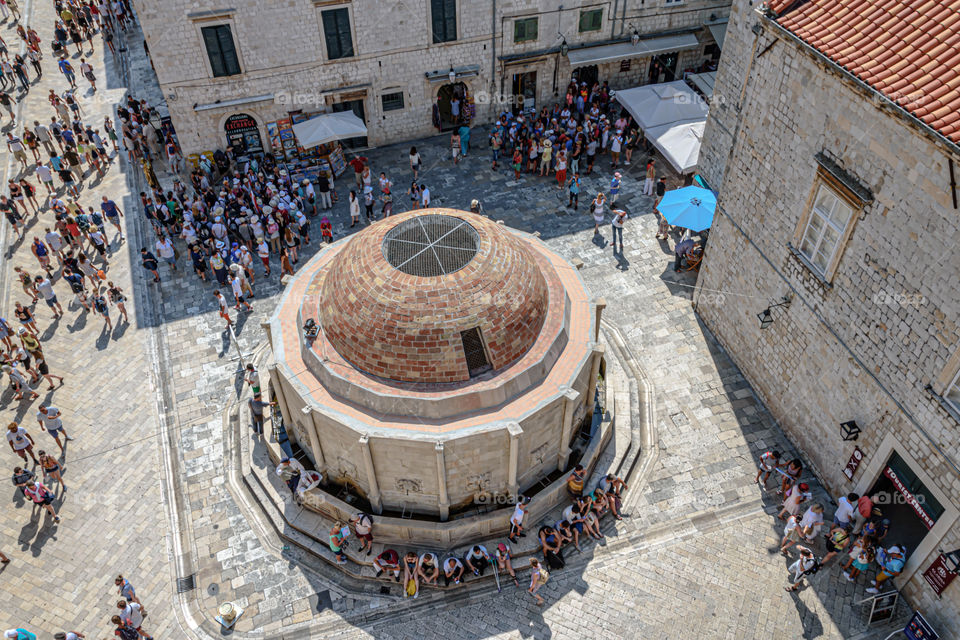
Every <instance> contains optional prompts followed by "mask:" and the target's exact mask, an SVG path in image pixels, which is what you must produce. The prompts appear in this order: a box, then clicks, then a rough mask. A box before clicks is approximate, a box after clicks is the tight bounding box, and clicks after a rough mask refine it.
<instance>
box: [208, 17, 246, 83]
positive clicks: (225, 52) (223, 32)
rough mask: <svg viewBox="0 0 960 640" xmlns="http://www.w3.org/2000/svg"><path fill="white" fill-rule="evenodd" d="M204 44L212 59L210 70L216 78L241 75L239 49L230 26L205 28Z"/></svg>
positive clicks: (222, 25)
mask: <svg viewBox="0 0 960 640" xmlns="http://www.w3.org/2000/svg"><path fill="white" fill-rule="evenodd" d="M200 33H202V34H203V44H204V46H206V48H207V57H208V58H209V59H210V69H211V70H212V71H213V77H214V78H221V77H223V76H234V75H237V74H238V73H240V61H239V60H238V59H237V48H236V47H235V46H234V44H233V34H232V33H231V32H230V25H228V24H220V25H217V26H215V27H203V28H201V29H200Z"/></svg>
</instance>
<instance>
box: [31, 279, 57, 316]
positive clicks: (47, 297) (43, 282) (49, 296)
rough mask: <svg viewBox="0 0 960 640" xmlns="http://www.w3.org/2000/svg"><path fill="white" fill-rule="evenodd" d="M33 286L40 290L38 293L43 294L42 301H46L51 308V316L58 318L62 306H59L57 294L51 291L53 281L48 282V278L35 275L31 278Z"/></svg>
mask: <svg viewBox="0 0 960 640" xmlns="http://www.w3.org/2000/svg"><path fill="white" fill-rule="evenodd" d="M33 282H34V286H35V287H36V288H37V291H39V292H40V295H42V296H43V301H44V302H46V303H47V306H48V307H50V309H52V310H53V317H54V318H59V317H60V316H62V315H63V307H61V306H60V303H59V302H58V301H57V294H56V293H54V292H53V283H52V282H50V279H49V278H45V277H43V276H37V277H36V278H34V280H33Z"/></svg>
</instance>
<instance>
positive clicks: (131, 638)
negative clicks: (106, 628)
mask: <svg viewBox="0 0 960 640" xmlns="http://www.w3.org/2000/svg"><path fill="white" fill-rule="evenodd" d="M110 622H112V623H113V624H115V625H117V628H116V629H114V631H113V635H115V636H117V637H118V638H120V640H140V633H139V632H138V631H137V628H136V627H134V626H133V624H131V623H130V621H128V620H124V619H123V618H121V617H120V616H113V617H112V618H110Z"/></svg>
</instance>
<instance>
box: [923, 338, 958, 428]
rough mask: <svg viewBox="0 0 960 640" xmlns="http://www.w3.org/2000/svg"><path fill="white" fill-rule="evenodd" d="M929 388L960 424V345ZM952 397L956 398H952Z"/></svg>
mask: <svg viewBox="0 0 960 640" xmlns="http://www.w3.org/2000/svg"><path fill="white" fill-rule="evenodd" d="M927 388H928V390H929V391H930V392H931V393H933V395H934V396H935V397H936V399H937V400H938V401H939V402H940V405H941V406H942V407H943V408H944V409H945V410H946V412H947V413H949V414H950V416H951V417H952V418H953V419H954V420H956V421H957V422H960V345H958V346H957V348H956V350H955V351H954V352H953V355H951V356H950V358H949V359H947V364H946V365H945V366H944V367H943V369H942V370H941V371H940V375H939V376H937V378H936V379H935V380H933V381H932V382H931V384H930V385H929V386H928V387H927ZM951 395H954V397H953V398H951V397H950V396H951Z"/></svg>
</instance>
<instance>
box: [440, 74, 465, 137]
mask: <svg viewBox="0 0 960 640" xmlns="http://www.w3.org/2000/svg"><path fill="white" fill-rule="evenodd" d="M466 95H467V86H466V85H465V84H463V83H462V82H454V83H453V84H445V85H443V86H442V87H440V90H439V91H437V107H438V108H439V109H440V131H450V130H451V129H453V127H454V126H455V125H458V124H459V123H458V122H457V120H458V118H456V117H454V115H453V107H454V101H455V100H456V106H457V110H458V112H459V115H460V116H462V115H463V106H464V103H465V102H466V99H465V96H466Z"/></svg>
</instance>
